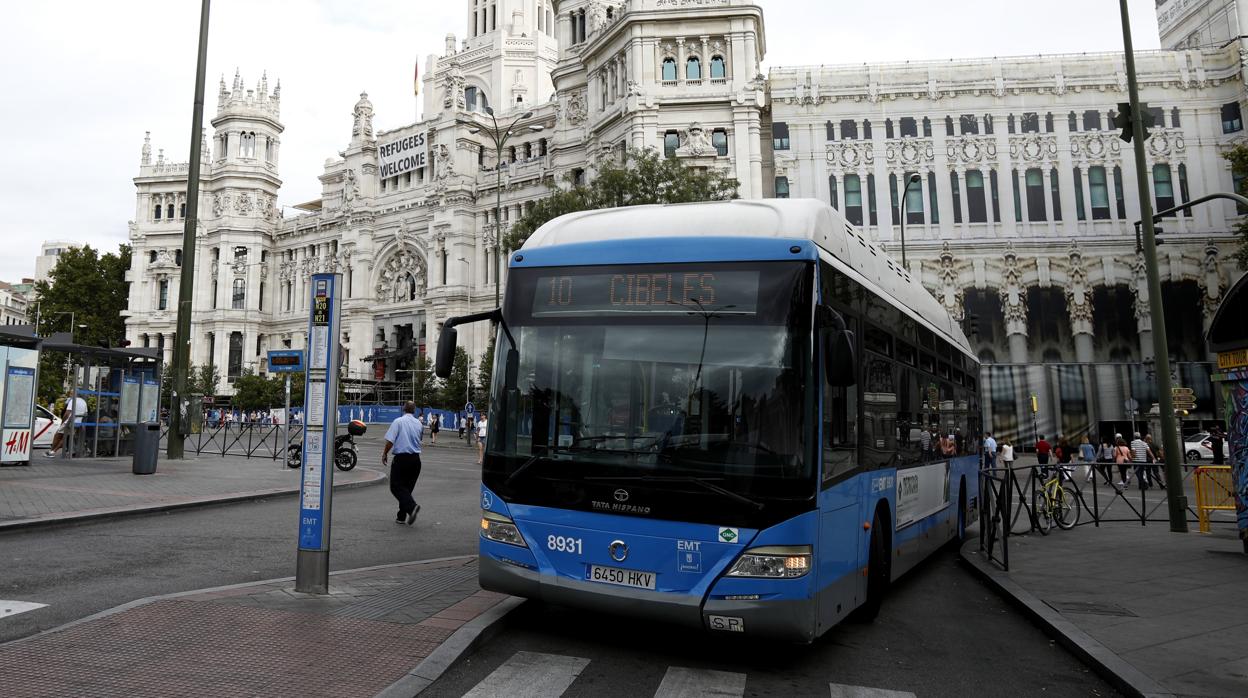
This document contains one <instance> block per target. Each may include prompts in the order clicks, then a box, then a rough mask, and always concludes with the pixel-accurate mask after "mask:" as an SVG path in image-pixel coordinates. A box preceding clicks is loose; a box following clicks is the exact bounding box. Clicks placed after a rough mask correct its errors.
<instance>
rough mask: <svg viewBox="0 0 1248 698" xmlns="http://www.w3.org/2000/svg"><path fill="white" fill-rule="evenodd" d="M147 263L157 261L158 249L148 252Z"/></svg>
mask: <svg viewBox="0 0 1248 698" xmlns="http://www.w3.org/2000/svg"><path fill="white" fill-rule="evenodd" d="M147 263H148V264H155V263H156V250H151V251H149V252H148V253H147Z"/></svg>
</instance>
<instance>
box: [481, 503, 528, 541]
mask: <svg viewBox="0 0 1248 698" xmlns="http://www.w3.org/2000/svg"><path fill="white" fill-rule="evenodd" d="M481 535H483V536H485V537H486V538H488V539H490V540H492V541H497V542H499V543H506V544H507V545H516V546H519V547H521V548H527V547H529V546H528V544H527V543H525V542H524V536H522V535H520V529H518V528H516V524H515V522H514V521H512V520H511V519H509V518H507V517H506V516H503V515H502V514H495V513H494V512H492V511H484V510H483V511H482V512H481Z"/></svg>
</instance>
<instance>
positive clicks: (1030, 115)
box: [1021, 111, 1040, 133]
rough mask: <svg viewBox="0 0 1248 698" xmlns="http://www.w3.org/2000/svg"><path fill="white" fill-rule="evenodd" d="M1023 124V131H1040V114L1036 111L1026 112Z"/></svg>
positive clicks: (1022, 120)
mask: <svg viewBox="0 0 1248 698" xmlns="http://www.w3.org/2000/svg"><path fill="white" fill-rule="evenodd" d="M1021 126H1022V131H1023V133H1040V115H1039V114H1037V113H1035V112H1034V111H1029V112H1026V113H1024V114H1023V118H1022V119H1021Z"/></svg>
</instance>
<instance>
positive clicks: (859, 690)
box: [828, 683, 915, 698]
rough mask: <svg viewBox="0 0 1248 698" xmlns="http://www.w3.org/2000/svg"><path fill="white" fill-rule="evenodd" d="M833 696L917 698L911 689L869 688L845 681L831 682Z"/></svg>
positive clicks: (834, 697)
mask: <svg viewBox="0 0 1248 698" xmlns="http://www.w3.org/2000/svg"><path fill="white" fill-rule="evenodd" d="M828 688H829V689H830V690H831V691H832V698H915V695H914V694H913V693H910V692H909V691H890V690H887V689H884V688H867V687H866V686H846V685H845V684H843V683H830V684H828Z"/></svg>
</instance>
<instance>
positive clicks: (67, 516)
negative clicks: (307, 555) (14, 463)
mask: <svg viewBox="0 0 1248 698" xmlns="http://www.w3.org/2000/svg"><path fill="white" fill-rule="evenodd" d="M360 470H368V471H370V472H373V473H376V474H377V475H376V477H374V478H373V479H371V480H361V481H359V482H344V483H342V484H336V485H334V491H335V492H337V491H338V490H353V489H359V488H361V487H371V486H373V485H380V484H381V483H383V482H385V481H386V480H388V479H389V476H388V475H386V473H384V472H382V471H380V470H374V469H373V468H363V467H361V468H360ZM297 494H299V488H298V487H295V488H293V489H292V488H285V487H283V488H280V489H279V488H273V489H268V490H255V491H252V492H243V493H233V494H226V495H222V496H220V497H208V498H203V499H195V500H191V501H189V502H168V503H163V504H150V505H148V504H136V505H134V506H131V507H119V508H116V509H103V510H98V511H91V512H85V513H82V512H67V513H63V514H50V515H48V516H42V517H35V518H26V519H17V520H15V521H5V522H0V534H3V533H4V532H6V531H16V530H28V529H34V528H45V527H46V528H51V527H54V526H67V525H71V524H76V523H83V522H86V521H104V520H109V519H123V518H127V517H130V516H141V515H144V514H159V513H162V512H167V511H175V510H180V509H195V508H198V507H209V506H216V505H218V504H238V503H240V502H253V501H256V500H261V499H269V498H270V497H285V496H293V495H297Z"/></svg>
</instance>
